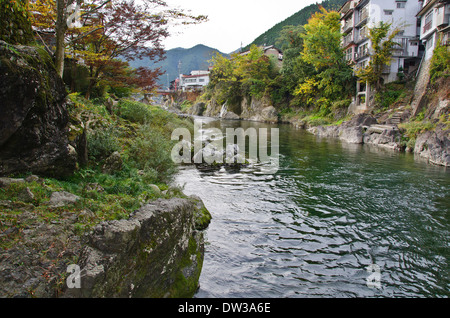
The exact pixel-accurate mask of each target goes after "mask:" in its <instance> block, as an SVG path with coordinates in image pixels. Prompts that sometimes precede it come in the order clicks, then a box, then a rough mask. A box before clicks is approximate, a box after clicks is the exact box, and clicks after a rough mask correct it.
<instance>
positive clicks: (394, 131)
mask: <svg viewBox="0 0 450 318" xmlns="http://www.w3.org/2000/svg"><path fill="white" fill-rule="evenodd" d="M364 143H365V144H368V145H376V146H378V147H382V148H386V149H391V150H396V151H401V150H402V149H403V146H402V134H401V132H400V130H399V129H398V127H397V126H396V125H373V126H370V127H369V128H368V129H367V131H366V132H365V133H364Z"/></svg>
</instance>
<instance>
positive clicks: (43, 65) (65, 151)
mask: <svg viewBox="0 0 450 318" xmlns="http://www.w3.org/2000/svg"><path fill="white" fill-rule="evenodd" d="M65 97H66V91H65V87H64V83H63V81H62V79H61V78H60V77H59V76H58V74H57V73H56V70H55V69H54V66H53V62H52V60H51V58H50V56H49V55H48V54H47V53H46V52H45V51H44V50H43V49H40V48H35V47H29V46H20V45H18V46H12V45H9V44H7V43H6V42H3V41H0V100H1V103H0V114H1V116H0V175H10V174H16V173H26V172H32V173H35V174H39V175H42V176H64V175H68V174H70V173H72V172H73V170H74V169H75V165H76V153H74V152H73V151H72V152H71V151H70V148H69V144H68V137H67V124H68V112H67V109H66V104H65Z"/></svg>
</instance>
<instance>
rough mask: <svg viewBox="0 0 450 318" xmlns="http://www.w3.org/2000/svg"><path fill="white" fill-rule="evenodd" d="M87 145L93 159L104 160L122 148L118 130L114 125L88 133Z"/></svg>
mask: <svg viewBox="0 0 450 318" xmlns="http://www.w3.org/2000/svg"><path fill="white" fill-rule="evenodd" d="M86 137H87V147H88V151H89V156H90V157H91V159H92V160H103V159H106V158H107V157H109V156H110V155H111V154H112V153H113V152H114V151H119V150H120V149H121V147H120V142H119V139H118V137H119V136H118V132H117V130H116V129H114V128H113V127H109V128H107V129H98V130H94V131H89V132H88V133H87V136H86Z"/></svg>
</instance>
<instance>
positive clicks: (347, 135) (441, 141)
mask: <svg viewBox="0 0 450 318" xmlns="http://www.w3.org/2000/svg"><path fill="white" fill-rule="evenodd" d="M298 127H299V128H305V127H303V126H298ZM307 131H309V132H310V133H312V134H314V135H316V136H318V137H326V138H337V139H339V140H341V141H343V142H346V143H351V144H367V145H373V146H377V147H380V148H384V149H389V150H393V151H404V150H405V148H406V146H405V145H404V143H403V141H402V136H403V135H402V132H401V131H400V129H399V128H398V126H397V125H395V124H386V125H380V124H378V123H377V120H376V119H375V118H374V117H372V116H370V115H367V114H359V115H357V116H355V117H353V118H352V120H350V121H348V122H344V123H342V124H341V125H340V126H314V127H309V128H307ZM410 150H411V151H413V152H414V155H415V156H417V157H419V158H422V159H425V160H427V161H428V163H431V164H435V165H440V166H445V167H449V166H450V129H445V126H444V125H438V126H437V127H436V129H435V130H434V131H426V132H424V133H422V134H421V135H419V136H418V137H417V139H416V143H415V147H414V149H410Z"/></svg>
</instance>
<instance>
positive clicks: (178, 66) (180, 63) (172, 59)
mask: <svg viewBox="0 0 450 318" xmlns="http://www.w3.org/2000/svg"><path fill="white" fill-rule="evenodd" d="M216 53H219V54H221V55H223V56H227V54H224V53H222V52H219V51H218V50H216V49H214V48H211V47H208V46H205V45H202V44H199V45H196V46H194V47H192V48H190V49H183V48H175V49H171V50H168V51H167V52H166V59H165V60H163V61H161V62H159V63H154V62H152V61H149V60H136V61H134V62H131V63H130V65H131V66H132V67H134V68H137V67H139V66H145V67H151V68H156V67H161V69H162V70H163V71H166V73H165V74H163V75H162V76H161V77H160V78H159V81H158V83H159V84H160V85H162V86H163V88H166V87H167V86H168V83H170V82H171V81H173V80H174V79H176V78H177V77H178V74H179V73H181V74H189V73H190V72H191V71H193V70H207V69H208V66H209V61H210V60H211V58H212V57H213V56H214V55H215V54H216Z"/></svg>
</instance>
